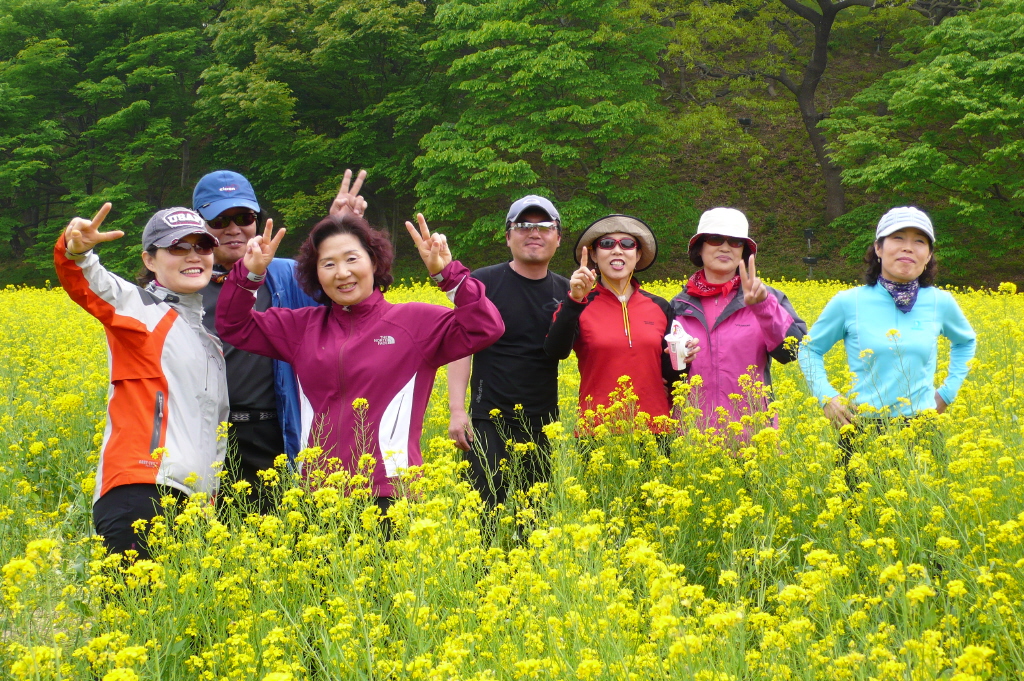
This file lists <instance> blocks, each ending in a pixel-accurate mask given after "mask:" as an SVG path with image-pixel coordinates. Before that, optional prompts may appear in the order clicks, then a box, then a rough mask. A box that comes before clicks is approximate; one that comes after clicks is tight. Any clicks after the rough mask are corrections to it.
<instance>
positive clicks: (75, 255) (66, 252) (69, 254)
mask: <svg viewBox="0 0 1024 681" xmlns="http://www.w3.org/2000/svg"><path fill="white" fill-rule="evenodd" d="M91 250H92V249H91V248H90V249H88V250H85V251H82V252H81V253H73V252H72V251H71V249H70V248H65V249H64V257H65V258H67V259H68V260H72V259H74V258H81V257H82V256H83V255H88V254H89V251H91Z"/></svg>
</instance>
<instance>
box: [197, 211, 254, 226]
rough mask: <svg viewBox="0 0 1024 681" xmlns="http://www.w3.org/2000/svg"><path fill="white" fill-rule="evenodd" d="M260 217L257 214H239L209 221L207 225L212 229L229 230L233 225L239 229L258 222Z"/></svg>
mask: <svg viewBox="0 0 1024 681" xmlns="http://www.w3.org/2000/svg"><path fill="white" fill-rule="evenodd" d="M258 217H259V216H258V215H256V213H253V212H251V211H250V212H248V213H239V214H238V215H229V216H227V217H223V216H222V217H216V218H214V219H212V220H207V221H206V224H208V225H209V226H210V229H227V228H228V227H229V226H230V225H231V223H234V224H236V225H238V226H239V227H245V226H246V225H251V224H252V223H254V222H256V219H257V218H258Z"/></svg>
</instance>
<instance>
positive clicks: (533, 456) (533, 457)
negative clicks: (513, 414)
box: [465, 419, 551, 508]
mask: <svg viewBox="0 0 1024 681" xmlns="http://www.w3.org/2000/svg"><path fill="white" fill-rule="evenodd" d="M473 434H474V440H473V447H472V448H471V449H470V450H469V451H468V452H466V453H465V457H466V460H467V461H469V481H470V483H471V484H472V485H473V489H475V490H476V491H477V492H479V493H480V496H481V497H482V498H483V500H484V502H485V503H486V504H487V505H488V506H489V507H492V508H493V507H494V506H496V505H497V504H504V503H505V501H506V500H507V499H508V494H509V492H511V491H513V490H515V489H520V490H527V489H530V487H531V486H532V485H533V484H534V483H536V482H547V481H548V480H550V479H551V445H550V443H549V442H548V438H547V436H546V435H544V433H543V432H542V431H540V430H528V429H524V428H523V427H522V426H521V425H519V424H516V423H513V424H509V423H508V422H503V421H499V422H496V421H493V420H491V419H473ZM508 440H512V441H514V442H532V443H535V444H536V445H537V447H536V449H533V450H530V451H526V452H524V453H523V454H522V455H515V454H513V453H512V451H511V450H510V448H509V447H508V446H507V445H506V443H507V441H508ZM502 459H504V460H505V463H504V464H502Z"/></svg>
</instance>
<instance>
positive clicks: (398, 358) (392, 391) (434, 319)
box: [217, 212, 505, 509]
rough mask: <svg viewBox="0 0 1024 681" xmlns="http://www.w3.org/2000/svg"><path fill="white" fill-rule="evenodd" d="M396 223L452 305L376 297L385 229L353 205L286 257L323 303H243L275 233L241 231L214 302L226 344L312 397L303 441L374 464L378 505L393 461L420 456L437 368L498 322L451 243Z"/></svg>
mask: <svg viewBox="0 0 1024 681" xmlns="http://www.w3.org/2000/svg"><path fill="white" fill-rule="evenodd" d="M417 220H418V221H419V230H417V229H416V228H415V227H413V225H412V223H409V222H407V223H406V228H407V229H408V230H409V234H410V235H412V237H413V240H414V241H415V242H416V246H417V248H418V249H419V253H420V257H422V259H423V262H424V264H425V265H426V266H427V270H428V272H429V273H430V276H431V278H432V279H433V280H434V281H435V282H437V284H438V285H439V286H440V287H441V289H442V290H444V291H446V292H447V293H448V296H449V297H450V298H452V299H453V300H454V302H455V309H449V308H447V307H442V306H440V305H428V304H425V303H404V304H397V305H396V304H392V303H389V302H387V301H386V300H384V291H386V290H387V289H388V287H389V286H390V285H391V283H392V282H393V281H394V278H393V277H392V275H391V263H392V260H393V251H392V248H391V243H390V242H389V241H388V238H387V236H386V235H385V234H384V233H383V232H380V231H378V230H376V229H373V228H372V227H370V225H369V224H368V223H367V222H366V221H365V220H364V219H363V218H362V217H359V216H356V215H354V214H353V213H350V212H349V213H345V214H340V215H332V216H330V217H327V218H325V219H323V220H322V221H321V222H320V223H318V224H317V225H316V226H315V227H314V228H313V231H312V232H311V233H310V235H309V238H307V239H306V241H305V243H303V245H302V248H301V250H300V252H299V256H298V258H296V276H297V278H298V280H299V285H300V286H302V288H303V289H304V290H305V291H306V293H308V294H309V295H310V296H311V297H312V298H313V299H314V300H317V301H318V302H324V303H327V305H326V306H324V307H309V308H303V309H298V310H291V309H286V308H270V309H269V310H267V311H266V312H254V311H253V309H252V308H253V301H254V300H255V296H254V295H253V292H254V291H255V290H256V289H257V288H258V287H259V286H260V284H261V283H262V282H263V279H264V276H265V273H266V270H267V266H268V265H269V263H270V262H271V260H273V258H274V253H275V252H276V251H277V247H278V245H279V244H280V242H281V238H282V237H283V236H284V230H283V229H282V230H280V231H279V232H278V233H277V235H276V236H274V238H273V239H271V238H270V235H271V229H272V225H271V223H270V221H269V220H268V221H267V222H268V224H267V228H266V231H265V233H264V234H263V236H257V237H255V238H253V239H252V240H250V242H249V245H248V247H247V251H246V254H245V256H244V257H243V258H242V260H239V261H238V263H236V265H235V267H234V268H233V269H232V271H231V273H230V274H229V275H228V279H227V281H226V282H225V285H224V289H223V291H222V292H221V297H220V301H219V303H218V305H217V331H218V333H219V334H220V336H221V338H223V339H224V340H225V341H227V342H228V343H231V344H232V345H234V346H235V347H237V348H241V349H242V350H246V351H248V352H253V353H256V354H259V355H264V356H267V357H273V358H274V359H280V360H283V361H285V362H288V363H289V364H291V365H292V367H294V368H295V374H296V377H297V379H298V381H299V384H300V387H301V391H302V393H304V394H305V395H306V397H307V398H308V399H309V402H310V406H311V407H312V412H313V415H312V419H313V421H312V424H311V429H310V437H309V445H310V446H319V447H321V448H322V449H323V451H324V455H325V457H330V458H336V459H339V460H340V461H341V463H342V465H343V466H344V468H345V469H346V470H348V471H350V472H355V471H356V470H357V467H358V463H359V458H360V455H361V454H362V453H364V452H366V453H369V454H372V455H373V456H374V457H375V458H376V460H377V464H376V467H375V468H374V471H373V479H372V481H371V487H372V494H373V495H374V496H375V497H376V498H377V500H378V504H379V505H380V506H381V508H382V509H385V508H386V507H387V506H388V505H389V504H390V500H392V499H393V498H394V497H396V496H399V495H400V489H399V484H398V476H399V473H400V471H401V470H402V469H404V468H408V467H410V466H418V465H420V464H421V463H422V462H423V458H422V456H421V453H420V435H421V433H422V430H423V414H424V412H425V411H426V407H427V401H428V400H429V399H430V392H431V389H432V388H433V384H434V374H435V372H436V371H437V368H438V367H440V366H442V365H445V364H448V363H449V362H453V361H455V360H457V359H460V358H462V357H465V356H467V355H471V354H473V353H476V352H479V351H480V350H483V349H484V348H485V347H487V346H488V345H490V344H492V343H494V342H495V341H496V340H497V339H498V338H500V337H501V334H502V333H504V331H505V327H504V324H503V323H502V321H501V315H500V314H499V313H498V310H497V308H495V307H494V305H493V304H492V303H491V302H490V301H489V300H488V299H487V298H486V297H485V296H484V285H483V284H481V283H480V282H479V281H477V280H476V279H473V278H471V277H469V270H468V269H467V268H466V267H465V266H464V265H462V264H461V263H460V262H459V261H457V260H452V256H451V252H450V251H449V250H448V245H447V243H446V240H445V238H444V236H443V235H440V234H433V235H432V234H430V232H429V230H428V228H427V223H426V221H425V220H424V219H423V216H422V215H417Z"/></svg>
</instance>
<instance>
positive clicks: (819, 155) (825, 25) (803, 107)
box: [772, 0, 861, 222]
mask: <svg viewBox="0 0 1024 681" xmlns="http://www.w3.org/2000/svg"><path fill="white" fill-rule="evenodd" d="M781 2H782V4H783V5H785V6H786V7H788V8H789V9H790V10H791V11H793V12H794V13H796V14H798V15H799V16H801V17H802V18H803V19H805V20H807V21H808V22H809V23H810V24H811V25H812V26H813V27H814V48H813V50H812V51H811V56H810V58H809V59H808V60H807V66H806V67H805V68H804V73H803V79H802V80H801V81H800V83H799V84H797V83H794V82H793V81H792V79H790V78H789V76H788V75H787V74H786V72H785V71H782V73H781V74H780V75H778V76H772V78H774V79H775V80H778V81H779V82H780V83H782V84H783V85H785V86H786V87H787V88H788V89H789V90H790V92H792V93H793V95H794V96H795V97H796V102H797V106H798V107H799V108H800V117H801V118H802V119H803V122H804V128H805V129H806V130H807V137H808V138H809V139H810V141H811V147H813V149H814V156H815V158H816V159H817V161H818V165H819V167H820V168H821V175H822V179H823V180H824V181H825V218H826V219H827V220H828V221H829V222H831V221H832V220H835V219H836V218H838V217H839V216H840V215H842V214H843V213H845V212H846V192H845V191H844V189H843V183H842V177H841V175H840V173H841V171H842V168H840V167H839V166H838V165H836V164H835V163H833V162H832V159H831V157H830V156H829V153H828V144H827V143H826V140H825V135H824V134H822V132H821V130H820V129H818V123H819V121H821V119H822V118H824V116H821V115H819V114H818V108H817V106H815V104H814V95H815V93H816V92H817V90H818V84H819V83H820V82H821V78H822V76H824V75H825V69H826V67H827V66H828V39H829V36H830V35H831V33H832V24H833V23H834V22H835V18H836V15H837V14H838V13H839V12H841V11H842V10H843V9H845V8H846V7H848V6H849V5H845V4H833V3H832V2H830V1H829V0H819V2H818V6H819V7H820V8H821V14H818V13H817V12H815V11H813V10H812V9H810V8H809V7H808V6H806V5H801V4H799V3H797V2H795V1H794V0H781ZM857 4H861V3H859V2H858V3H857Z"/></svg>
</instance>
